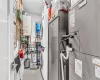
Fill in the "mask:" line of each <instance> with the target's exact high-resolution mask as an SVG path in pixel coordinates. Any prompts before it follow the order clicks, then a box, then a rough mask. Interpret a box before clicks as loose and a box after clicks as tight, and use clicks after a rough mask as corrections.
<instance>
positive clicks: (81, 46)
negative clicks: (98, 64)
mask: <svg viewBox="0 0 100 80" xmlns="http://www.w3.org/2000/svg"><path fill="white" fill-rule="evenodd" d="M78 32H79V31H78ZM79 37H80V35H79ZM76 38H77V39H78V41H79V45H80V46H79V48H82V52H81V51H80V49H79V51H77V50H74V51H73V52H78V53H81V54H85V55H89V56H94V57H98V58H100V57H99V56H95V55H91V54H88V53H85V51H84V48H83V45H82V43H81V40H80V38H78V36H76Z"/></svg>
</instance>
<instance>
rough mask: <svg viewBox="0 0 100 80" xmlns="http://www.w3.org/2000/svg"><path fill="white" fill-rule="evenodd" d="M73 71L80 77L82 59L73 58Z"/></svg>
mask: <svg viewBox="0 0 100 80" xmlns="http://www.w3.org/2000/svg"><path fill="white" fill-rule="evenodd" d="M75 73H76V74H77V75H78V76H79V77H81V78H82V61H80V60H78V59H75Z"/></svg>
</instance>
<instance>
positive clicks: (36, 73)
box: [23, 69, 42, 80]
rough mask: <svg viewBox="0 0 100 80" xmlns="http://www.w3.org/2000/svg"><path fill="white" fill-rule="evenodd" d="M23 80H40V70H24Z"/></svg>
mask: <svg viewBox="0 0 100 80" xmlns="http://www.w3.org/2000/svg"><path fill="white" fill-rule="evenodd" d="M23 80H42V77H41V73H40V70H30V69H27V70H25V71H24V78H23Z"/></svg>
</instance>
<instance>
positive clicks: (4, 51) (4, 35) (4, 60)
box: [0, 0, 9, 80]
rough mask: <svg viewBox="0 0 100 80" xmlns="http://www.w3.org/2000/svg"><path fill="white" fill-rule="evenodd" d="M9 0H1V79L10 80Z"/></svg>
mask: <svg viewBox="0 0 100 80" xmlns="http://www.w3.org/2000/svg"><path fill="white" fill-rule="evenodd" d="M8 42H9V40H8V26H7V0H0V79H1V80H8V69H9V67H8V61H9V58H8V55H9V49H8Z"/></svg>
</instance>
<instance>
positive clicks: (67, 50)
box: [60, 47, 72, 80]
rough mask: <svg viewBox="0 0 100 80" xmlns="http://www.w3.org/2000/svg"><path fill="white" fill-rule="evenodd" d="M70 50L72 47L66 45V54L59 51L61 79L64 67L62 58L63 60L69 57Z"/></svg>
mask: <svg viewBox="0 0 100 80" xmlns="http://www.w3.org/2000/svg"><path fill="white" fill-rule="evenodd" d="M70 51H72V48H69V47H66V54H67V55H66V56H65V55H64V54H63V53H60V58H61V73H62V80H65V79H64V69H63V58H64V59H65V60H68V58H69V52H70Z"/></svg>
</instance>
